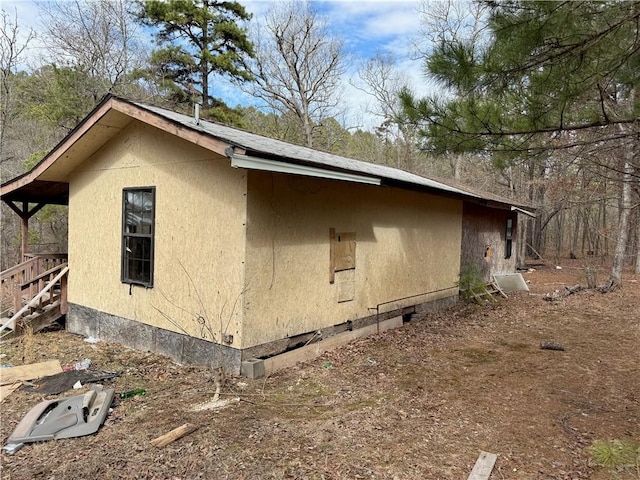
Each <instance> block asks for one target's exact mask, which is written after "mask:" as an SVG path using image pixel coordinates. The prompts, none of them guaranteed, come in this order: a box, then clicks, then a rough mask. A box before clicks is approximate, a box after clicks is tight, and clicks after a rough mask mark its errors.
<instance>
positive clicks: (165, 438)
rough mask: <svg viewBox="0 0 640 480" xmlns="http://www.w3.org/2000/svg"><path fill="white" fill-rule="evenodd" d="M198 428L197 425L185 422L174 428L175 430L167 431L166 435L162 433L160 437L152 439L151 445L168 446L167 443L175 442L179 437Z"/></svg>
mask: <svg viewBox="0 0 640 480" xmlns="http://www.w3.org/2000/svg"><path fill="white" fill-rule="evenodd" d="M198 428H199V427H198V426H196V425H190V424H188V423H185V424H184V425H182V426H180V427H178V428H174V429H173V430H171V431H170V432H168V433H165V434H164V435H160V436H159V437H158V438H154V439H153V440H151V445H153V446H154V447H158V448H162V447H166V446H167V445H169V444H170V443H173V442H175V441H176V440H178V439H179V438H182V437H184V436H185V435H188V434H189V433H191V432H195V431H196V430H197V429H198Z"/></svg>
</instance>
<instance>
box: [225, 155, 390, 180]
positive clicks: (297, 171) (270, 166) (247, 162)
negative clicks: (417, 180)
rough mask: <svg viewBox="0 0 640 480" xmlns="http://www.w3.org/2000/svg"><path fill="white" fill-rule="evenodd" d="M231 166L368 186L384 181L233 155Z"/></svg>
mask: <svg viewBox="0 0 640 480" xmlns="http://www.w3.org/2000/svg"><path fill="white" fill-rule="evenodd" d="M231 166H232V167H234V168H246V169H248V170H262V171H266V172H276V173H288V174H292V175H304V176H307V177H317V178H328V179H331V180H342V181H346V182H355V183H364V184H367V185H381V184H382V180H381V179H380V178H375V177H367V176H364V175H356V174H353V173H347V172H340V171H336V170H327V169H324V168H318V167H311V166H308V165H301V164H296V163H288V162H282V161H278V160H270V159H265V158H259V157H254V156H251V155H238V154H235V153H234V154H232V155H231Z"/></svg>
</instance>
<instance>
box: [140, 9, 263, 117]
mask: <svg viewBox="0 0 640 480" xmlns="http://www.w3.org/2000/svg"><path fill="white" fill-rule="evenodd" d="M138 16H139V18H140V19H141V21H142V22H143V24H145V25H147V26H150V27H154V28H156V29H157V33H156V39H157V42H158V44H159V45H161V48H159V49H157V50H155V51H154V52H153V54H152V56H151V64H152V69H151V71H152V73H153V77H155V80H156V81H157V82H159V83H162V84H163V85H164V87H165V88H167V89H168V90H169V91H170V92H171V94H172V95H173V97H174V99H175V100H176V101H177V102H190V101H192V100H194V99H195V100H199V101H201V103H202V107H203V109H209V108H211V107H215V106H224V104H223V103H222V102H221V101H219V100H216V99H215V97H214V96H213V95H212V93H211V90H212V88H211V87H212V85H211V83H210V79H211V76H212V75H214V74H217V75H222V76H230V77H232V78H235V79H240V80H251V78H252V77H251V74H250V73H249V71H248V70H247V69H246V68H245V59H246V58H247V57H251V56H253V45H252V44H251V42H250V41H249V39H248V37H247V34H246V31H245V29H244V28H242V27H241V26H240V25H239V22H243V21H248V20H249V19H250V18H251V15H250V14H249V13H247V11H246V10H245V8H244V7H243V6H242V5H241V4H239V3H238V2H231V1H216V0H171V1H158V0H147V1H145V2H144V3H143V4H142V5H141V9H140V11H139V12H138ZM194 97H195V98H194Z"/></svg>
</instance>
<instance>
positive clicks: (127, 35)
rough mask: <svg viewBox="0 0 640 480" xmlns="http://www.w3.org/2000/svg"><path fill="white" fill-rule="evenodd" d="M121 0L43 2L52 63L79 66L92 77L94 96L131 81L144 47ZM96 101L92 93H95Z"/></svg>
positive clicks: (43, 24) (142, 61) (99, 95)
mask: <svg viewBox="0 0 640 480" xmlns="http://www.w3.org/2000/svg"><path fill="white" fill-rule="evenodd" d="M130 4H131V2H128V1H127V0H72V1H64V2H60V1H58V2H46V3H42V4H40V8H41V9H42V10H43V12H44V13H45V14H46V15H44V17H43V18H45V20H44V21H43V22H42V27H43V35H44V38H45V39H46V42H47V45H48V47H49V53H50V55H51V56H52V58H50V59H49V60H50V61H51V62H53V63H57V64H61V65H67V66H71V65H72V66H75V67H79V68H81V69H82V70H83V71H84V72H85V73H86V75H87V76H88V77H89V78H91V79H93V80H97V81H98V82H97V83H96V87H95V88H96V89H97V90H99V91H96V92H95V93H94V96H95V97H98V98H99V97H101V96H103V95H104V94H105V93H107V92H113V91H114V90H117V87H119V86H123V85H125V84H127V83H131V82H133V78H129V77H130V76H129V74H130V73H131V72H132V71H133V70H134V69H136V68H139V67H141V66H143V64H144V61H145V58H146V55H145V54H146V52H145V48H144V46H143V42H142V41H141V36H140V32H139V28H140V27H139V25H138V24H137V22H136V20H135V18H134V17H133V15H132V14H131V13H130V12H129V11H128V10H127V7H128V6H130ZM96 100H97V98H96Z"/></svg>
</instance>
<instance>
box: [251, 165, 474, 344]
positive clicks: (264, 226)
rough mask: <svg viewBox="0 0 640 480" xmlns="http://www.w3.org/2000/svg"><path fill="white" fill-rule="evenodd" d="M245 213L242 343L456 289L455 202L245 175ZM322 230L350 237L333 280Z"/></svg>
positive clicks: (290, 333) (459, 210)
mask: <svg viewBox="0 0 640 480" xmlns="http://www.w3.org/2000/svg"><path fill="white" fill-rule="evenodd" d="M247 211H248V216H247V219H248V223H247V255H246V275H245V279H246V295H245V302H244V305H243V307H244V325H243V328H244V332H245V334H244V335H243V343H242V348H248V347H252V346H255V345H259V344H263V343H267V342H270V341H274V340H277V339H279V338H284V337H287V336H294V335H297V334H301V333H305V332H310V331H314V330H317V329H321V328H325V327H329V326H332V325H336V324H340V323H343V322H346V321H349V320H354V319H358V318H362V317H366V316H370V315H372V314H375V313H376V307H377V306H378V305H379V304H383V303H385V302H390V303H388V304H385V305H381V306H380V311H384V310H385V309H387V310H392V309H396V308H401V307H403V306H408V305H414V304H419V303H422V302H425V301H430V300H436V299H438V298H444V297H448V296H451V295H455V294H457V288H456V287H455V285H456V282H457V280H458V273H459V270H458V269H459V264H460V262H459V258H460V242H461V231H460V230H461V222H462V202H461V201H458V200H452V199H447V198H443V197H437V196H432V195H427V194H424V193H417V192H412V191H408V190H401V189H395V188H390V187H376V186H367V185H360V184H354V183H346V182H337V181H331V180H325V179H315V178H309V177H300V176H286V175H281V174H271V173H264V172H255V171H251V172H249V181H248V203H247ZM330 229H334V231H335V233H336V235H340V234H355V239H356V247H355V269H353V270H346V271H342V272H337V273H336V274H335V282H334V283H330V277H331V275H330V243H331V242H330ZM427 292H431V293H429V294H427V295H423V296H419V294H423V293H427ZM410 295H418V297H416V298H412V299H408V300H404V301H402V300H401V301H398V302H394V300H396V299H401V298H403V297H407V296H410ZM345 299H347V301H339V300H345Z"/></svg>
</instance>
